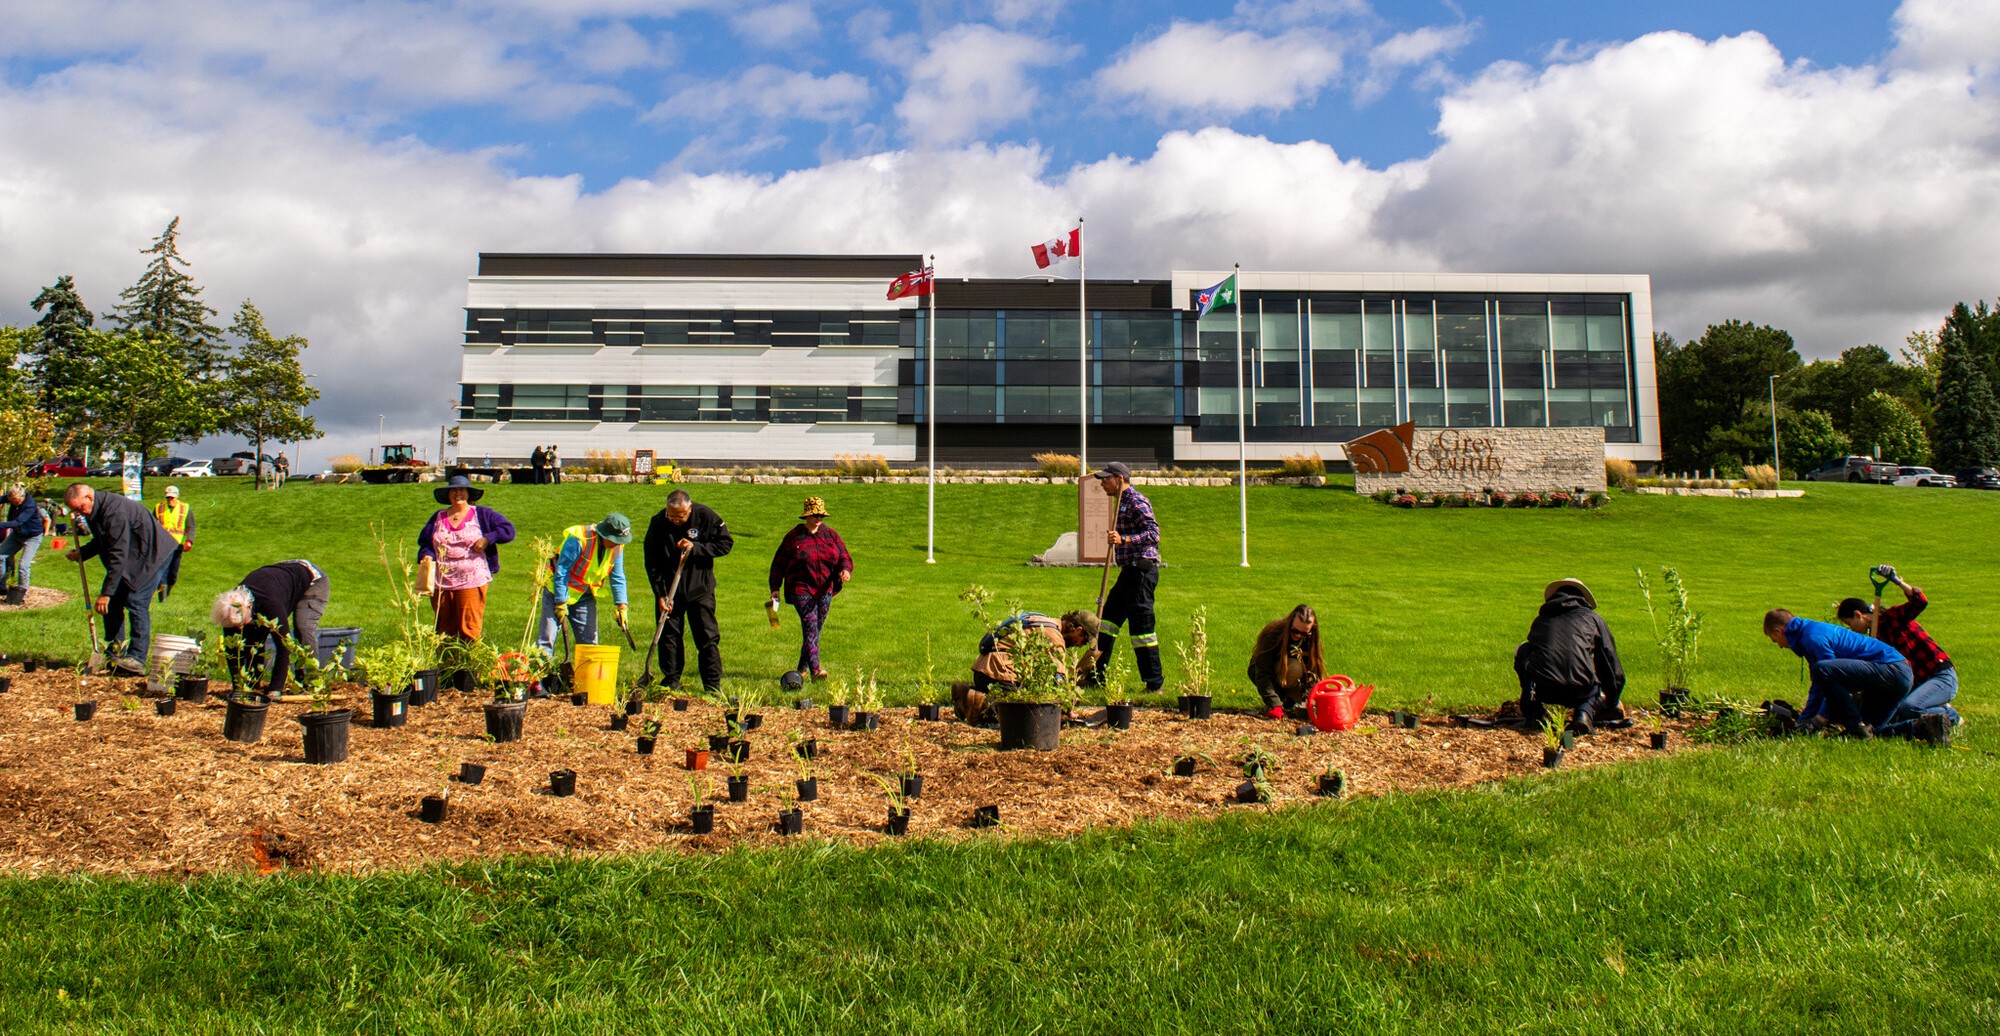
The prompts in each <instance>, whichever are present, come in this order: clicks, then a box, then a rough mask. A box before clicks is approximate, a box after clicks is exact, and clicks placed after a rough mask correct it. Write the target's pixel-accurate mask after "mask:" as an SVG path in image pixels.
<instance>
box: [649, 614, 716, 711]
mask: <svg viewBox="0 0 2000 1036" xmlns="http://www.w3.org/2000/svg"><path fill="white" fill-rule="evenodd" d="M690 626H692V627H693V631H694V651H695V659H696V665H697V667H698V668H699V669H700V670H701V686H702V689H703V690H706V691H711V692H720V691H721V690H722V628H721V627H720V626H717V625H716V623H715V593H714V592H713V591H709V592H706V593H700V594H696V595H694V596H692V597H683V599H681V600H678V601H675V602H674V610H673V611H672V612H669V613H668V614H667V622H666V626H665V627H664V628H662V629H661V630H660V682H662V683H664V684H666V685H667V686H669V687H674V688H678V687H679V686H680V683H681V672H682V670H684V669H686V668H687V653H686V648H685V645H684V644H683V643H682V641H681V631H682V630H683V629H686V628H688V627H690Z"/></svg>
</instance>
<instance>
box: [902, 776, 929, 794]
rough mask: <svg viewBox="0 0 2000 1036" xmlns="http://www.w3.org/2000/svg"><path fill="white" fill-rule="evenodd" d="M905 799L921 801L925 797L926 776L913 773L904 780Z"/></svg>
mask: <svg viewBox="0 0 2000 1036" xmlns="http://www.w3.org/2000/svg"><path fill="white" fill-rule="evenodd" d="M903 797H904V798H906V799H920V798H923V797H924V775H923V774H920V773H913V774H910V775H909V776H907V777H904V778H903Z"/></svg>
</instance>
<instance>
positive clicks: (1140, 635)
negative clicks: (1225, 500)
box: [1095, 460, 1167, 691]
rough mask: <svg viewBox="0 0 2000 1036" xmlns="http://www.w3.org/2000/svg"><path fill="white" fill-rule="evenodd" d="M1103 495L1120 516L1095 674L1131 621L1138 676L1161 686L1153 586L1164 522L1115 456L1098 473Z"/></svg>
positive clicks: (1099, 674)
mask: <svg viewBox="0 0 2000 1036" xmlns="http://www.w3.org/2000/svg"><path fill="white" fill-rule="evenodd" d="M1095 477H1096V479H1097V483H1098V485H1100V486H1103V487H1104V495H1105V496H1108V497H1111V498H1112V499H1114V500H1117V501H1118V520H1117V521H1116V522H1115V523H1114V524H1113V525H1112V528H1111V532H1110V534H1109V539H1110V542H1111V552H1112V560H1114V561H1116V562H1117V563H1118V581H1117V582H1116V583H1113V584H1111V593H1110V594H1109V595H1107V596H1106V597H1105V598H1104V614H1103V615H1102V616H1100V619H1101V623H1100V625H1099V626H1098V630H1099V632H1098V634H1097V678H1098V680H1099V681H1100V682H1101V681H1102V680H1103V679H1104V670H1105V667H1106V666H1108V665H1109V664H1110V662H1111V652H1112V651H1114V650H1116V649H1117V647H1118V630H1119V628H1120V627H1122V626H1126V625H1127V624H1129V625H1130V627H1131V634H1132V655H1133V657H1134V658H1136V659H1137V660H1138V663H1139V677H1140V679H1143V680H1145V681H1146V690H1148V691H1157V690H1159V689H1160V687H1161V686H1162V685H1163V684H1165V683H1166V681H1167V676H1166V671H1165V670H1164V669H1162V668H1161V666H1160V635H1159V633H1158V632H1156V631H1155V620H1154V618H1153V591H1154V590H1155V589H1156V588H1157V587H1158V586H1159V585H1160V523H1159V522H1158V521H1155V520H1154V518H1153V502H1152V501H1150V500H1148V499H1146V496H1145V494H1143V493H1141V492H1139V491H1138V490H1136V489H1134V488H1132V469H1131V468H1128V467H1126V466H1125V465H1124V464H1121V463H1119V462H1118V461H1115V460H1114V461H1112V462H1111V463H1109V464H1106V465H1105V466H1104V469H1103V470H1102V471H1099V472H1097V473H1096V475H1095Z"/></svg>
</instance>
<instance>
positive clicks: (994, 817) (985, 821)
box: [972, 806, 1000, 827]
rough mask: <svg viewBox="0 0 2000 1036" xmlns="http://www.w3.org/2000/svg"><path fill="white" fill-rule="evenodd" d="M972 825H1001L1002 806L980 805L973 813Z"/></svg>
mask: <svg viewBox="0 0 2000 1036" xmlns="http://www.w3.org/2000/svg"><path fill="white" fill-rule="evenodd" d="M972 826H973V827H999V826H1000V807H999V806H980V807H979V808H977V809H975V810H973V813H972Z"/></svg>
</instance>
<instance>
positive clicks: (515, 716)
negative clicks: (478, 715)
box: [486, 701, 528, 742]
mask: <svg viewBox="0 0 2000 1036" xmlns="http://www.w3.org/2000/svg"><path fill="white" fill-rule="evenodd" d="M527 714H528V703H527V702H524V701H496V702H488V703H487V705H486V736H488V737H490V738H492V739H493V740H494V741H495V742H502V741H519V740H521V719H522V718H523V717H525V716H526V715H527Z"/></svg>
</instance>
